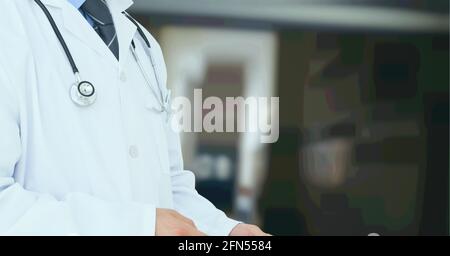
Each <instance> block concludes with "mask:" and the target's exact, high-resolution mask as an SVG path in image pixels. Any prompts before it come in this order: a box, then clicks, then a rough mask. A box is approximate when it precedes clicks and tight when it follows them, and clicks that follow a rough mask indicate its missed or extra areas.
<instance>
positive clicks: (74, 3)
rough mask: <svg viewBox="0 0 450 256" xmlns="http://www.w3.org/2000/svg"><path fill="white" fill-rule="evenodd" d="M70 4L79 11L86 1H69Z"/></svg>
mask: <svg viewBox="0 0 450 256" xmlns="http://www.w3.org/2000/svg"><path fill="white" fill-rule="evenodd" d="M69 2H70V3H71V4H72V5H73V6H74V7H75V8H77V9H80V7H81V6H82V5H83V4H84V2H86V0H69Z"/></svg>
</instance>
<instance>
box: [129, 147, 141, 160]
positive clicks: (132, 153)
mask: <svg viewBox="0 0 450 256" xmlns="http://www.w3.org/2000/svg"><path fill="white" fill-rule="evenodd" d="M128 153H129V154H130V157H131V158H138V157H139V150H138V148H137V147H136V146H131V147H130V149H129V150H128Z"/></svg>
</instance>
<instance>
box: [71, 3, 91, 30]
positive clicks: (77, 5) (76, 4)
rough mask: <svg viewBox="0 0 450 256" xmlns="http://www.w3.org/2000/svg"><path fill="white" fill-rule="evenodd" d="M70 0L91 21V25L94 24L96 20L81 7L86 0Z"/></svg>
mask: <svg viewBox="0 0 450 256" xmlns="http://www.w3.org/2000/svg"><path fill="white" fill-rule="evenodd" d="M68 1H69V2H70V3H71V4H72V5H73V6H74V7H75V8H77V9H78V10H79V11H80V12H81V14H83V16H84V17H85V18H86V20H87V21H88V22H89V24H91V26H94V21H93V20H92V19H91V18H90V17H89V16H88V15H86V14H85V13H84V12H83V11H82V10H81V9H80V7H81V6H82V5H83V4H84V2H86V0H68Z"/></svg>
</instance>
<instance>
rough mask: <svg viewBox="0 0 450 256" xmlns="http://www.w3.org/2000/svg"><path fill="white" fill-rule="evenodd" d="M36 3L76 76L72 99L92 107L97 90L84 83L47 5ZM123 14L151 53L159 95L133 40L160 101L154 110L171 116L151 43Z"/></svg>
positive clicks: (167, 97)
mask: <svg viewBox="0 0 450 256" xmlns="http://www.w3.org/2000/svg"><path fill="white" fill-rule="evenodd" d="M34 1H35V2H36V3H37V4H38V5H39V7H40V8H41V9H42V11H43V12H44V13H45V16H47V19H48V21H49V22H50V25H51V26H52V29H53V31H54V32H55V35H56V37H57V38H58V41H59V42H60V44H61V46H62V48H63V50H64V52H65V54H66V56H67V59H68V60H69V63H70V66H71V67H72V71H73V74H74V76H75V83H74V84H73V85H72V87H71V88H70V98H71V99H72V101H73V102H74V103H75V104H76V105H77V106H80V107H87V106H91V105H92V104H94V103H95V101H96V99H97V91H96V90H95V86H94V85H93V84H92V83H91V82H89V81H83V80H82V79H81V76H80V71H79V70H78V67H77V65H76V63H75V61H74V59H73V57H72V54H71V52H70V50H69V48H68V47H67V44H66V42H65V40H64V38H63V36H62V35H61V32H60V31H59V29H58V26H57V25H56V22H55V20H54V19H53V17H52V15H51V14H50V12H49V11H48V9H47V8H46V7H45V5H44V4H43V3H42V2H41V1H40V0H34ZM122 13H123V14H124V15H125V16H126V17H127V18H128V19H129V20H130V21H131V22H132V23H133V24H134V25H135V26H136V27H137V31H138V33H139V35H140V36H141V37H142V39H143V40H144V42H145V45H146V46H147V49H148V51H149V56H150V61H151V65H152V68H153V75H154V76H155V80H156V83H157V85H158V90H159V93H158V92H156V90H155V88H154V87H153V86H152V83H151V80H150V78H149V77H148V74H147V72H145V68H144V65H143V64H142V62H141V61H140V59H139V56H138V54H137V53H136V45H135V43H134V40H132V42H131V47H130V48H131V52H132V54H133V57H134V59H135V60H136V62H137V64H138V66H139V69H140V70H141V72H142V74H143V76H144V79H145V81H146V83H147V85H148V87H149V88H150V90H151V92H152V93H153V95H154V96H155V98H156V99H157V100H158V102H159V105H160V106H159V108H157V107H155V108H153V109H154V110H156V111H158V112H161V113H163V112H166V113H167V115H168V116H169V115H170V112H171V109H170V97H171V95H170V91H169V90H167V93H166V94H164V93H163V89H162V87H161V81H160V78H159V76H158V73H157V70H156V62H155V60H154V58H153V55H152V51H151V45H150V42H149V40H148V38H147V37H146V36H145V33H144V31H143V30H142V29H141V27H140V25H139V24H138V23H137V21H136V20H135V19H134V18H133V17H131V16H130V15H129V14H128V13H126V12H122Z"/></svg>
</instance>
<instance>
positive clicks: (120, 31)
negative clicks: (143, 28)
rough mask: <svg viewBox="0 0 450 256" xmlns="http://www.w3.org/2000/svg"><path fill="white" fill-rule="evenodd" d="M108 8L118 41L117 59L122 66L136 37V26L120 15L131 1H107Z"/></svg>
mask: <svg viewBox="0 0 450 256" xmlns="http://www.w3.org/2000/svg"><path fill="white" fill-rule="evenodd" d="M107 2H108V6H109V8H110V10H111V14H112V16H113V20H114V25H115V28H116V32H117V38H118V40H119V56H120V57H119V59H120V63H121V64H124V63H126V61H127V58H128V57H129V56H130V54H129V51H130V45H131V40H132V39H133V37H134V36H135V35H136V32H137V28H136V26H135V25H134V24H133V23H132V22H131V21H130V20H129V19H128V18H127V17H126V16H125V15H124V14H123V13H122V12H124V11H125V10H126V9H128V8H129V7H130V6H131V5H132V4H133V1H132V0H109V1H107Z"/></svg>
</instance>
